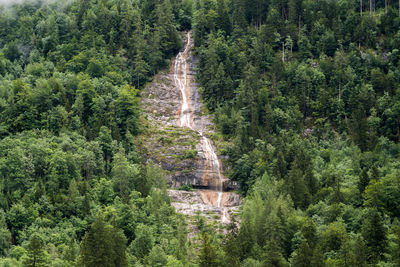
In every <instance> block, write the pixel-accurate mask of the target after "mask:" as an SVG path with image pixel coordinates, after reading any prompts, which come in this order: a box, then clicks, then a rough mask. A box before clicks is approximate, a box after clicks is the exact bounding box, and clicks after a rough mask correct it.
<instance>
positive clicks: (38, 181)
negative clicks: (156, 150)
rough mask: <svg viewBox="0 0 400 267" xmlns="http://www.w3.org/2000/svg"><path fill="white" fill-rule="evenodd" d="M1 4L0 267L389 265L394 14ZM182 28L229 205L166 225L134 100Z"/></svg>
mask: <svg viewBox="0 0 400 267" xmlns="http://www.w3.org/2000/svg"><path fill="white" fill-rule="evenodd" d="M1 3H2V2H0V266H1V267H6V266H7V267H14V266H15V267H19V266H34V267H36V266H55V267H64V266H87V267H92V266H93V267H94V266H104V267H112V266H137V267H139V266H170V267H172V266H174V267H175V266H178V267H179V266H201V267H203V266H204V267H206V266H207V267H209V266H210V267H213V266H246V267H258V266H267V267H269V266H296V267H297V266H300V267H302V266H304V267H306V266H316V267H320V266H321V267H322V266H326V267H330V266H338V267H339V266H357V267H362V266H382V267H395V266H400V221H399V219H400V145H399V141H400V2H397V1H393V0H385V1H383V0H376V1H373V0H369V1H362V0H357V1H354V0H340V1H329V0H268V1H267V0H70V1H56V0H54V1H41V0H37V1H31V0H27V1H16V2H14V3H10V2H9V3H8V4H3V5H2V4H1ZM189 30H191V31H192V32H193V35H194V43H195V47H194V48H193V50H194V54H195V56H196V57H197V58H198V64H197V68H196V81H197V83H198V84H199V86H200V92H201V95H202V100H203V102H204V103H205V104H206V106H207V112H209V114H210V115H211V116H213V118H214V122H215V125H216V135H217V138H218V139H219V140H220V142H221V143H222V147H220V151H219V153H220V154H224V155H226V156H227V157H226V160H225V161H226V162H225V164H226V165H227V166H228V168H227V171H226V173H225V175H227V176H228V177H229V178H230V179H232V180H234V181H237V182H238V183H239V184H240V194H241V195H242V197H243V204H242V206H241V208H240V213H239V215H238V216H237V218H236V219H234V220H232V222H231V224H229V225H228V226H227V227H226V231H225V233H220V232H216V231H215V227H213V225H212V224H209V223H207V222H206V221H205V220H204V219H203V218H202V217H201V216H200V215H199V216H198V218H196V220H197V225H196V228H197V234H196V235H195V237H193V238H188V233H189V232H190V231H192V229H191V228H189V227H188V225H187V222H186V220H185V218H184V216H183V215H181V214H178V213H176V212H175V210H174V207H172V206H171V200H170V198H169V196H168V194H167V191H166V189H167V188H168V185H167V183H166V181H165V179H164V177H165V174H164V171H163V170H162V169H161V168H159V166H158V165H157V164H153V163H152V162H148V161H147V160H146V159H145V158H144V157H143V156H142V155H141V154H140V153H139V151H138V150H137V142H136V137H137V135H138V134H140V133H141V132H142V131H143V128H144V125H145V122H144V119H143V117H141V107H140V96H139V95H140V91H141V89H143V88H144V87H145V86H146V84H147V83H148V82H150V81H151V80H152V77H153V76H154V75H155V74H156V73H157V72H159V71H162V70H165V69H168V67H169V65H170V63H171V59H172V58H173V57H174V56H175V55H176V54H177V53H178V52H179V50H180V49H181V47H182V41H181V33H182V32H187V31H189Z"/></svg>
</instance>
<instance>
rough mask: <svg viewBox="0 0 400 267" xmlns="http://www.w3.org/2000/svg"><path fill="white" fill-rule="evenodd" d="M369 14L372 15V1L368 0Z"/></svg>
mask: <svg viewBox="0 0 400 267" xmlns="http://www.w3.org/2000/svg"><path fill="white" fill-rule="evenodd" d="M369 13H370V14H372V0H369Z"/></svg>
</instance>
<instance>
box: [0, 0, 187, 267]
mask: <svg viewBox="0 0 400 267" xmlns="http://www.w3.org/2000/svg"><path fill="white" fill-rule="evenodd" d="M49 3H50V4H45V3H44V2H43V1H42V2H41V1H21V4H10V5H8V6H7V7H3V6H0V36H1V38H0V181H1V183H0V253H1V257H2V258H1V259H0V266H96V267H98V266H142V265H150V266H157V265H154V264H153V262H156V261H160V260H161V261H165V264H166V263H169V262H171V263H175V264H185V265H187V263H188V262H189V259H188V257H187V255H188V253H187V252H186V225H185V222H184V219H183V217H181V216H178V215H177V214H176V213H175V211H174V209H173V207H172V206H171V205H170V200H169V197H168V196H167V194H166V191H165V189H166V184H165V181H164V175H163V172H162V170H160V169H159V168H158V167H156V166H154V165H153V164H151V163H149V164H145V163H144V160H143V159H141V157H140V156H139V155H138V154H137V153H136V150H135V135H137V134H138V133H139V132H140V131H141V123H140V119H139V115H140V111H139V100H138V97H137V93H138V89H140V88H141V87H142V86H143V85H144V84H145V83H146V81H148V79H149V78H150V77H151V76H152V75H153V74H154V73H156V72H157V71H158V70H159V69H161V68H166V67H168V65H169V59H170V58H171V57H172V56H173V55H175V53H176V52H177V51H178V50H179V49H180V47H181V44H180V36H179V31H181V30H185V29H187V28H190V25H191V24H190V23H191V21H190V18H191V2H190V1H162V2H159V1H151V0H149V1H140V2H132V1H127V0H116V1H109V0H102V1H91V0H79V1H54V2H52V1H49ZM160 251H161V252H162V253H161V252H160ZM165 264H164V262H163V263H162V264H161V265H159V266H165ZM175 266H178V265H175Z"/></svg>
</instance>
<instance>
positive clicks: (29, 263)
mask: <svg viewBox="0 0 400 267" xmlns="http://www.w3.org/2000/svg"><path fill="white" fill-rule="evenodd" d="M23 265H24V267H45V266H49V258H48V255H46V252H45V251H44V249H43V245H42V241H41V240H40V238H39V236H37V235H35V234H34V235H33V236H32V237H31V240H30V241H29V245H28V249H27V255H26V258H25V259H24V260H23Z"/></svg>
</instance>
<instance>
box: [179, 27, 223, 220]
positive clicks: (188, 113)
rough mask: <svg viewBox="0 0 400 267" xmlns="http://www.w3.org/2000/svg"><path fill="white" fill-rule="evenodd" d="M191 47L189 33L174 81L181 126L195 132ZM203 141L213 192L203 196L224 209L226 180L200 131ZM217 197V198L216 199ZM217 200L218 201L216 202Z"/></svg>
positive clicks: (206, 166)
mask: <svg viewBox="0 0 400 267" xmlns="http://www.w3.org/2000/svg"><path fill="white" fill-rule="evenodd" d="M190 46H191V35H190V32H188V33H187V42H186V46H185V49H184V51H182V52H180V53H179V54H178V55H177V57H176V59H175V64H174V81H175V85H176V86H177V87H178V88H179V90H180V92H181V96H182V104H181V109H180V113H179V125H180V126H181V127H188V128H190V129H192V130H195V127H194V123H193V109H192V107H191V104H190V98H189V97H190V82H189V84H188V81H190V79H188V77H187V76H188V75H187V73H188V68H189V66H188V64H187V59H188V52H189V50H190ZM198 132H199V134H200V136H201V137H202V140H201V148H202V150H203V153H204V158H205V164H204V165H205V168H206V170H205V176H206V179H207V180H208V186H209V188H211V189H213V190H203V192H202V196H203V195H205V198H206V199H207V202H211V204H212V205H215V206H216V207H218V208H221V207H223V206H224V205H223V184H224V178H223V176H222V174H221V166H220V163H219V160H218V157H217V154H216V153H215V150H214V148H213V146H212V145H211V140H210V139H209V138H208V137H206V136H205V135H203V133H202V132H201V131H198ZM215 195H216V197H215ZM215 198H216V201H215ZM227 221H228V212H227V209H226V208H223V209H222V222H223V223H225V222H227Z"/></svg>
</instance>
